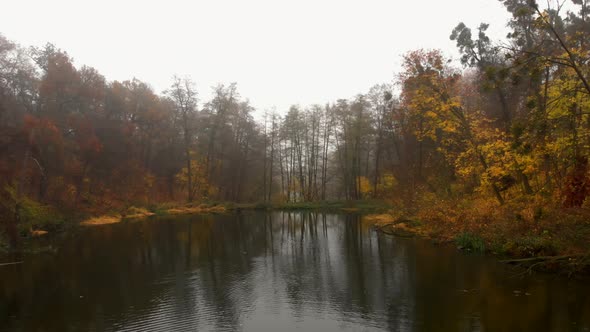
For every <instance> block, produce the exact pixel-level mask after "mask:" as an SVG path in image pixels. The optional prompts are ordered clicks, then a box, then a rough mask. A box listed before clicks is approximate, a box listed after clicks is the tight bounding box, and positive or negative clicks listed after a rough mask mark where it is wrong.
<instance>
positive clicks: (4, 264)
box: [0, 262, 22, 266]
mask: <svg viewBox="0 0 590 332" xmlns="http://www.w3.org/2000/svg"><path fill="white" fill-rule="evenodd" d="M16 264H22V262H12V263H2V264H0V266H8V265H16Z"/></svg>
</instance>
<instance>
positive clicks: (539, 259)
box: [500, 254, 586, 264]
mask: <svg viewBox="0 0 590 332" xmlns="http://www.w3.org/2000/svg"><path fill="white" fill-rule="evenodd" d="M584 256H586V255H583V254H578V255H563V256H538V257H529V258H520V259H507V260H503V261H500V263H507V264H516V263H532V262H542V261H559V260H564V259H570V258H578V257H584Z"/></svg>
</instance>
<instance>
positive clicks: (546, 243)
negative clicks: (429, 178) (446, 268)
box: [363, 199, 590, 275]
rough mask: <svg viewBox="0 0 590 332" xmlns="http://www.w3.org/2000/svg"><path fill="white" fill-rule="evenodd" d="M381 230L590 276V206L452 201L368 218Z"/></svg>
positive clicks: (539, 267) (534, 266) (507, 260)
mask: <svg viewBox="0 0 590 332" xmlns="http://www.w3.org/2000/svg"><path fill="white" fill-rule="evenodd" d="M363 221H364V222H365V223H368V224H370V225H372V226H373V227H375V228H376V229H377V230H379V231H381V232H384V233H387V234H391V235H397V236H404V237H408V236H419V237H423V238H427V239H430V240H432V241H434V242H438V243H452V244H454V245H456V246H457V248H459V249H461V250H464V251H468V252H477V253H488V254H493V255H497V256H498V257H499V259H500V260H502V261H503V262H505V263H512V264H517V265H522V266H524V267H526V268H527V269H528V270H529V271H532V270H543V271H548V272H558V273H566V274H585V275H586V274H590V210H589V209H587V208H577V209H563V208H558V207H555V206H554V205H553V204H550V203H548V202H541V201H537V202H531V201H529V202H523V201H521V202H509V203H506V204H505V205H503V206H498V204H496V203H495V202H493V201H490V200H484V199H475V200H469V201H466V200H459V199H454V200H451V199H447V200H437V201H432V202H429V204H427V205H425V204H418V206H415V207H414V208H413V209H405V208H403V207H401V206H400V207H398V208H392V209H391V210H389V211H388V212H387V213H381V214H371V215H367V216H365V217H364V218H363Z"/></svg>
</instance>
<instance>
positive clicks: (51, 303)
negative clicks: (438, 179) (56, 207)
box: [0, 212, 590, 331]
mask: <svg viewBox="0 0 590 332" xmlns="http://www.w3.org/2000/svg"><path fill="white" fill-rule="evenodd" d="M60 248H61V249H60V250H59V251H58V252H57V253H56V254H54V255H41V256H39V255H36V256H32V257H25V258H24V260H25V263H24V264H22V265H17V266H9V267H2V268H1V269H0V330H2V331H197V330H198V331H209V330H214V331H296V330H304V331H320V330H321V331H342V330H351V331H373V330H389V331H587V330H589V327H590V298H589V297H588V295H589V294H590V288H589V287H588V286H586V285H585V284H584V283H581V282H575V281H572V280H566V279H557V278H555V277H547V276H545V277H543V276H535V277H530V278H525V279H522V278H514V277H512V276H513V273H511V272H510V271H507V270H505V269H506V267H503V266H500V265H499V264H497V263H495V262H494V261H493V260H490V259H484V258H482V257H478V256H465V255H461V254H457V253H456V251H455V250H454V249H452V248H446V247H436V246H433V245H431V244H430V243H428V242H426V241H420V240H409V239H400V238H392V237H389V236H386V235H382V234H379V233H376V232H373V231H371V230H370V229H368V228H366V227H365V226H364V225H363V223H361V222H360V221H359V218H358V216H354V215H326V214H317V213H299V212H298V213H292V212H291V213H288V212H285V213H282V212H277V213H272V214H265V213H244V214H239V215H223V216H198V217H185V218H178V217H174V218H172V217H167V218H159V219H152V220H149V221H144V222H136V223H123V224H118V225H112V226H105V227H100V228H94V229H90V230H86V231H84V232H82V233H81V234H76V235H75V236H71V237H70V238H67V239H64V240H63V243H62V245H61V247H60Z"/></svg>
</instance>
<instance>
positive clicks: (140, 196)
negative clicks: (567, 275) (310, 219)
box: [0, 0, 590, 224]
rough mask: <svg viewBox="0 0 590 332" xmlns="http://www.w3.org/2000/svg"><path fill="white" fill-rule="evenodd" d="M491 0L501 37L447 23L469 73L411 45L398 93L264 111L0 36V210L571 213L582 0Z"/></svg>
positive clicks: (589, 133) (233, 91)
mask: <svg viewBox="0 0 590 332" xmlns="http://www.w3.org/2000/svg"><path fill="white" fill-rule="evenodd" d="M502 2H503V4H504V5H505V6H506V8H507V10H508V11H509V12H510V13H511V15H512V18H511V19H510V21H509V22H508V26H509V27H510V29H511V32H510V34H509V35H508V36H507V39H506V40H504V41H501V42H495V41H492V40H490V39H489V38H488V36H487V35H486V29H487V28H488V26H487V25H486V24H482V25H480V26H479V27H477V29H476V30H475V31H472V30H471V29H469V28H468V27H466V26H465V25H464V24H459V25H458V26H457V27H456V28H455V29H454V30H453V31H452V33H451V36H450V37H451V39H452V40H454V41H456V44H457V47H458V49H459V51H460V52H461V55H462V57H461V62H462V65H463V67H464V68H463V69H460V68H456V67H454V66H453V64H452V63H451V62H450V61H449V59H447V58H445V57H444V56H443V55H442V54H441V52H440V51H437V50H417V51H413V52H409V53H408V54H406V55H405V56H404V58H403V68H402V72H401V73H399V75H398V76H396V77H395V84H399V86H400V87H401V94H399V95H396V94H394V93H393V89H392V86H390V85H376V86H375V87H373V88H371V89H370V91H369V92H367V93H365V94H359V95H357V96H355V97H354V98H351V99H348V100H346V99H341V100H337V101H335V102H333V103H329V104H326V105H312V106H309V107H300V106H292V107H291V108H290V109H289V110H280V112H265V113H264V120H263V121H261V122H256V121H254V120H253V117H252V113H253V111H254V109H253V107H252V106H251V105H250V104H249V102H248V100H247V99H245V98H243V97H241V96H240V95H239V93H238V91H237V86H236V84H230V85H219V86H217V87H215V88H214V91H213V97H212V99H211V100H199V99H198V94H197V90H196V87H195V85H194V84H193V83H192V82H191V80H190V79H185V78H174V79H173V80H172V83H171V85H170V88H169V89H168V90H167V91H165V92H164V93H162V94H158V93H156V92H154V91H153V90H152V89H151V88H150V86H149V85H148V84H146V83H144V82H141V81H139V80H137V79H132V80H129V81H124V82H118V81H113V82H107V81H106V80H105V78H104V77H103V76H102V75H101V74H100V73H98V72H97V71H96V70H95V69H93V68H91V67H87V66H82V67H80V68H76V67H75V66H74V65H73V63H72V58H71V57H70V56H69V55H68V54H67V53H66V52H64V51H62V50H60V49H58V48H56V47H55V46H53V45H51V44H48V45H46V46H44V47H31V48H23V47H20V46H19V45H17V44H15V43H13V42H11V41H9V40H7V39H6V38H4V37H2V36H0V196H1V201H2V206H1V207H0V209H1V211H0V214H1V215H3V216H6V217H5V218H3V219H4V220H7V222H6V223H7V224H11V223H14V222H19V221H22V220H21V219H23V218H25V219H26V216H24V215H23V213H22V210H20V209H21V208H23V206H25V203H26V202H29V203H31V202H35V203H36V204H40V205H42V206H52V207H55V208H57V209H63V210H68V209H73V210H80V209H82V210H84V209H93V208H102V209H109V208H117V207H121V206H125V205H130V204H135V205H149V204H154V203H158V202H165V201H234V202H245V201H249V202H255V201H272V202H302V201H320V200H328V199H345V200H357V199H364V198H381V199H387V198H395V197H403V198H404V199H409V200H411V199H412V198H413V197H414V196H415V195H416V193H422V192H428V193H432V194H435V195H437V196H439V197H447V196H453V195H454V196H457V195H475V194H477V195H483V196H489V197H490V198H492V199H495V200H497V202H498V204H504V202H506V201H507V200H512V199H521V198H526V197H529V196H533V195H534V196H538V195H542V196H543V195H544V196H545V197H550V198H551V199H552V200H553V201H555V202H557V203H558V204H563V205H565V206H581V205H582V204H583V203H584V201H585V199H586V197H587V195H588V193H589V190H590V182H589V180H588V154H589V151H590V116H589V115H590V98H589V97H590V85H589V80H590V17H589V13H590V8H589V6H588V5H589V4H588V2H587V1H585V0H574V1H572V2H573V5H572V6H573V8H574V11H571V12H570V11H568V12H567V13H566V12H562V9H561V7H557V6H555V7H553V8H540V7H538V6H537V4H536V3H535V2H534V1H531V0H504V1H502ZM556 5H559V4H556ZM392 42H394V40H393V41H392ZM350 79H354V78H353V77H351V78H350Z"/></svg>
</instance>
